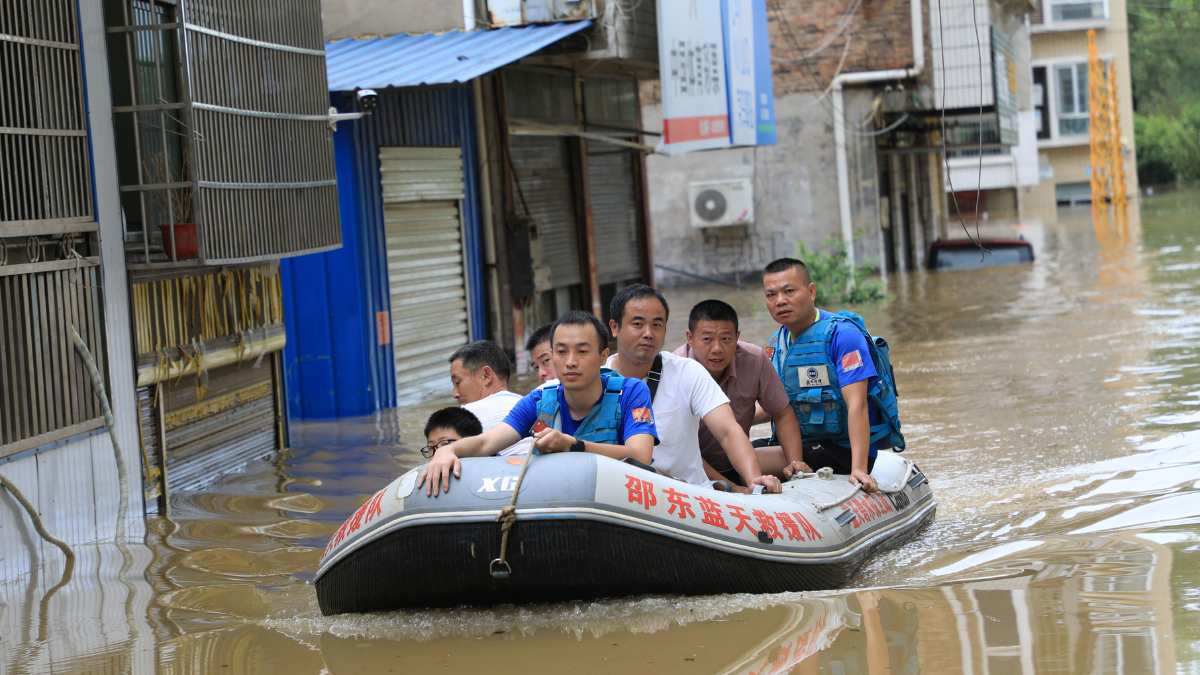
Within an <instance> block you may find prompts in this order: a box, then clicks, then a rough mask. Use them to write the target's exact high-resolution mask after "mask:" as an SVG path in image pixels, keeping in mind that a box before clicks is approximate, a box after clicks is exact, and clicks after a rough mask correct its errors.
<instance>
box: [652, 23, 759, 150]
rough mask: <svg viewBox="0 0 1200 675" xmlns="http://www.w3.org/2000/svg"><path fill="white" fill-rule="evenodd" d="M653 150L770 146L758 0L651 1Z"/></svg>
mask: <svg viewBox="0 0 1200 675" xmlns="http://www.w3.org/2000/svg"><path fill="white" fill-rule="evenodd" d="M658 45H659V66H660V77H661V82H662V110H663V141H662V143H661V145H660V146H659V150H660V151H662V152H665V153H667V154H681V153H685V152H692V151H694V150H709V149H713V148H724V147H729V146H730V145H737V146H753V145H771V144H774V143H775V94H774V85H773V78H772V73H771V47H770V38H769V36H768V33H767V5H766V0H720V2H719V3H717V2H713V1H712V0H659V3H658Z"/></svg>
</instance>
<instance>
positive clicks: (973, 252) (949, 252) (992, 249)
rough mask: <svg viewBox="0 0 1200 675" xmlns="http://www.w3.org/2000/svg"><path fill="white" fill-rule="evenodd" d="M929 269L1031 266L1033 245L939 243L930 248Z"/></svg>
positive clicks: (1012, 241)
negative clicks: (1025, 264)
mask: <svg viewBox="0 0 1200 675" xmlns="http://www.w3.org/2000/svg"><path fill="white" fill-rule="evenodd" d="M926 260H927V265H928V266H929V269H932V270H944V269H956V270H958V269H976V268H979V267H997V266H1001V265H1020V264H1022V263H1030V262H1033V244H1031V243H1029V242H1028V241H1026V240H1025V239H1024V238H1021V237H1018V238H1016V239H1004V238H988V239H939V240H937V241H935V242H933V243H932V244H930V246H929V256H928V258H927V259H926Z"/></svg>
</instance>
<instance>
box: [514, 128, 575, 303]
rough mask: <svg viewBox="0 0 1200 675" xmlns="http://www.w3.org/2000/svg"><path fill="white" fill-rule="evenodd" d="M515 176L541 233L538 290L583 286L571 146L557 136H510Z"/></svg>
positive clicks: (536, 247) (536, 250)
mask: <svg viewBox="0 0 1200 675" xmlns="http://www.w3.org/2000/svg"><path fill="white" fill-rule="evenodd" d="M509 142H510V147H511V152H512V163H513V171H514V172H515V173H516V177H517V182H518V184H519V185H520V193H521V194H522V195H523V196H524V203H522V202H521V201H520V200H521V197H520V196H518V197H517V199H518V204H517V208H519V209H523V208H525V207H528V209H529V217H530V218H532V219H533V222H534V225H535V226H536V228H537V230H536V232H537V239H535V240H534V242H533V251H534V260H533V262H534V270H535V274H534V282H535V286H536V288H537V290H538V291H548V290H551V289H554V288H563V287H566V286H574V285H575V284H578V283H581V282H582V281H583V275H582V273H581V272H580V266H579V229H578V226H577V221H576V217H575V199H574V194H575V191H574V188H573V184H572V181H571V169H570V165H569V164H568V161H567V157H568V156H569V155H568V152H567V141H566V139H565V138H561V137H554V136H511V137H510V138H509Z"/></svg>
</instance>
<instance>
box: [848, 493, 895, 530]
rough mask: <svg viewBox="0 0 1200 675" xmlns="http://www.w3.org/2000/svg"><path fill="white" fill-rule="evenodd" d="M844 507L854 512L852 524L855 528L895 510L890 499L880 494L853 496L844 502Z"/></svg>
mask: <svg viewBox="0 0 1200 675" xmlns="http://www.w3.org/2000/svg"><path fill="white" fill-rule="evenodd" d="M846 507H847V508H849V509H850V510H851V511H852V512H854V520H853V525H854V527H856V528H858V527H862V526H863V525H866V524H867V523H870V522H872V521H875V520H879V519H880V518H883V517H884V516H887V515H889V514H892V513H895V512H896V507H895V505H893V504H892V500H890V499H888V498H887V497H886V496H884V495H881V494H869V495H861V496H859V497H855V498H854V499H851V500H850V501H848V502H846Z"/></svg>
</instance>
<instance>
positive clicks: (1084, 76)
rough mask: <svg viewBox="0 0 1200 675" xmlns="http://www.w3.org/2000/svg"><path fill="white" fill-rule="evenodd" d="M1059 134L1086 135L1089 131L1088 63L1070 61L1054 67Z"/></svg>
mask: <svg viewBox="0 0 1200 675" xmlns="http://www.w3.org/2000/svg"><path fill="white" fill-rule="evenodd" d="M1054 84H1055V88H1056V89H1057V98H1056V101H1057V103H1058V110H1057V111H1056V112H1057V126H1058V135H1059V136H1084V135H1087V132H1088V65H1087V64H1086V63H1069V64H1065V65H1060V66H1055V67H1054Z"/></svg>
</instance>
